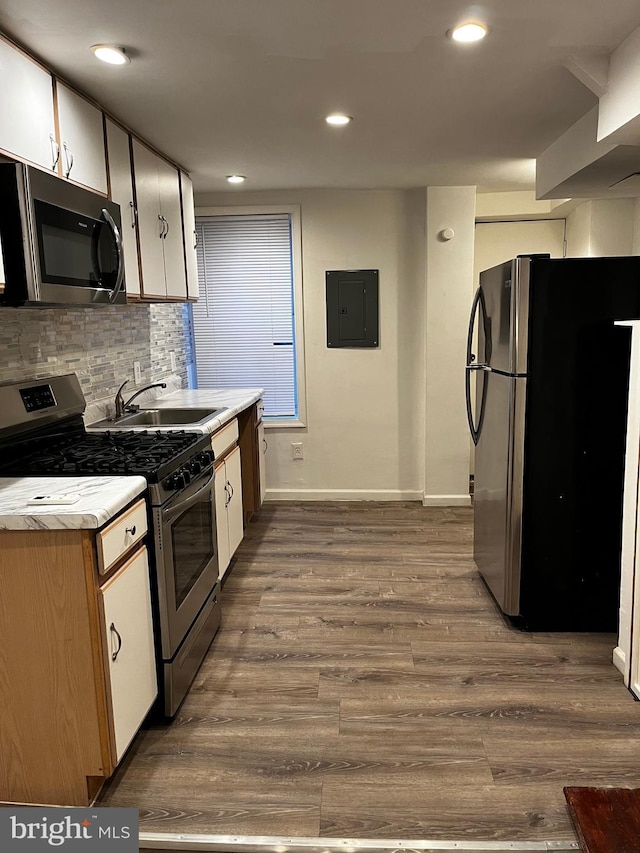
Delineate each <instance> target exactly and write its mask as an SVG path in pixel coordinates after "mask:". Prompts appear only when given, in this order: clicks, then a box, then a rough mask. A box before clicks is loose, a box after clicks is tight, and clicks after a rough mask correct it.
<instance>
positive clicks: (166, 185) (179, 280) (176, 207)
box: [158, 157, 187, 299]
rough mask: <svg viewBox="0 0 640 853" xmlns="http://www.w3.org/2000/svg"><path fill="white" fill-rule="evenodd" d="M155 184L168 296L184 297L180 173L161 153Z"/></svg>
mask: <svg viewBox="0 0 640 853" xmlns="http://www.w3.org/2000/svg"><path fill="white" fill-rule="evenodd" d="M158 186H159V189H160V213H161V215H162V217H163V218H164V221H165V223H166V225H165V233H164V237H163V238H162V239H163V248H164V271H165V278H166V283H167V296H168V297H170V298H172V299H186V298H187V275H186V271H185V265H184V240H183V236H182V204H181V202H180V176H179V173H178V170H177V169H176V168H175V167H174V166H171V165H170V164H169V163H167V162H166V160H162V159H161V158H160V157H158Z"/></svg>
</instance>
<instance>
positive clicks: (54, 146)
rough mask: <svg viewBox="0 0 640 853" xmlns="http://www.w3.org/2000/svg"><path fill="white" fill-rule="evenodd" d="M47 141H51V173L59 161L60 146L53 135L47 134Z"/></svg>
mask: <svg viewBox="0 0 640 853" xmlns="http://www.w3.org/2000/svg"><path fill="white" fill-rule="evenodd" d="M49 140H50V141H51V171H54V170H55V168H56V166H57V165H58V160H59V159H60V146H59V145H58V143H57V142H56V138H55V136H54V135H53V133H50V134H49Z"/></svg>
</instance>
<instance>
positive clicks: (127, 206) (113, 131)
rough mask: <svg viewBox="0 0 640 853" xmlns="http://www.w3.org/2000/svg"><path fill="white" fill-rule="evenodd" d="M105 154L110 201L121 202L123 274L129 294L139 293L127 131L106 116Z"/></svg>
mask: <svg viewBox="0 0 640 853" xmlns="http://www.w3.org/2000/svg"><path fill="white" fill-rule="evenodd" d="M107 154H108V159H109V188H110V195H111V200H112V201H115V202H116V203H117V204H119V205H120V215H121V216H122V229H121V230H122V245H123V250H124V274H125V283H126V288H127V295H128V296H139V295H140V272H139V269H138V240H137V235H136V208H135V202H134V196H133V176H132V174H131V154H130V151H129V134H128V133H127V132H126V130H123V129H122V128H121V127H119V126H118V125H117V124H115V123H114V122H112V121H111V119H107Z"/></svg>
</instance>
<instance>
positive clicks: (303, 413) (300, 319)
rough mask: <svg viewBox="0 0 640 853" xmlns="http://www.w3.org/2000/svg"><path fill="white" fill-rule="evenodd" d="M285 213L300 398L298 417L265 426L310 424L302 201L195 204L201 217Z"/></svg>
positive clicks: (270, 420) (266, 420) (272, 420)
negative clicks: (289, 231) (287, 215)
mask: <svg viewBox="0 0 640 853" xmlns="http://www.w3.org/2000/svg"><path fill="white" fill-rule="evenodd" d="M274 213H275V214H278V213H286V214H289V216H290V217H291V265H292V276H293V317H294V331H295V381H296V395H297V401H298V417H297V418H264V419H263V424H264V426H265V429H282V428H289V427H293V428H299V427H306V426H307V381H306V371H305V354H304V353H305V341H304V316H303V314H304V301H303V287H302V225H301V219H302V217H301V213H300V205H299V204H270V205H265V204H260V205H253V204H252V205H238V206H229V205H225V206H224V207H196V209H195V215H196V220H197V218H198V217H209V216H268V215H269V214H274Z"/></svg>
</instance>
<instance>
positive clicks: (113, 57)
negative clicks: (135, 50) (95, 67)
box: [91, 44, 131, 65]
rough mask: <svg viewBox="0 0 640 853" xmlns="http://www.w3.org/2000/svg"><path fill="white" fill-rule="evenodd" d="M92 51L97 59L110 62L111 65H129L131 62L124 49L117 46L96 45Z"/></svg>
mask: <svg viewBox="0 0 640 853" xmlns="http://www.w3.org/2000/svg"><path fill="white" fill-rule="evenodd" d="M91 50H92V51H93V53H94V54H95V56H96V58H97V59H101V60H102V62H108V63H109V65H128V64H129V62H131V60H130V59H129V57H128V56H127V54H126V53H125V52H124V48H123V47H118V45H116V44H94V45H92V47H91Z"/></svg>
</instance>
